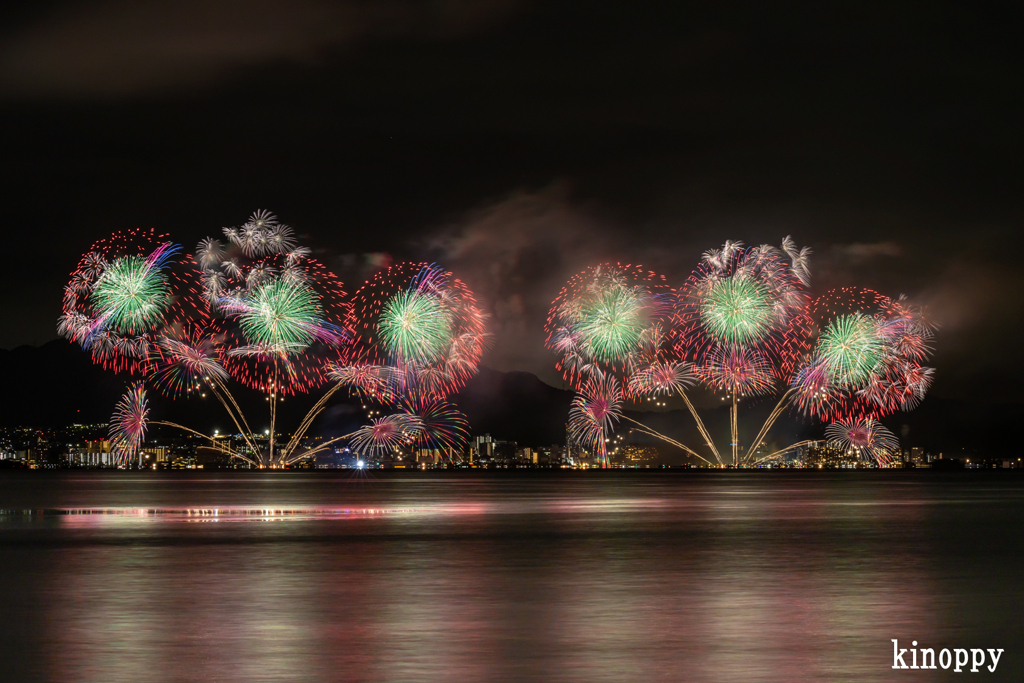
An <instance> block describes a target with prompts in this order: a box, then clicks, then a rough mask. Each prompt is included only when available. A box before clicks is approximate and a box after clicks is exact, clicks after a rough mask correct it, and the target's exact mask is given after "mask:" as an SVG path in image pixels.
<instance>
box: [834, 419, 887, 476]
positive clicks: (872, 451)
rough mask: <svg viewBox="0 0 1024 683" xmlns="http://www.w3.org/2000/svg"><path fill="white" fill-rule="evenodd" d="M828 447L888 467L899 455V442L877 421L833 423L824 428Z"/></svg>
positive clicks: (850, 420) (842, 421) (860, 420)
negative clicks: (833, 447)
mask: <svg viewBox="0 0 1024 683" xmlns="http://www.w3.org/2000/svg"><path fill="white" fill-rule="evenodd" d="M825 438H826V439H827V440H828V444H829V445H830V446H835V447H838V448H841V449H843V450H844V451H848V452H849V451H852V452H853V453H855V454H856V455H857V456H858V457H859V458H860V459H861V460H867V461H873V462H875V463H877V464H878V465H881V466H886V465H889V464H891V463H892V462H893V460H894V458H895V457H896V455H898V454H899V447H900V442H899V440H898V439H897V438H896V437H895V436H894V435H893V433H892V432H890V431H889V430H888V429H886V428H885V426H884V425H883V424H882V423H880V422H878V421H877V420H871V419H859V420H857V419H846V420H840V421H839V422H833V423H832V424H830V425H829V426H828V427H826V428H825Z"/></svg>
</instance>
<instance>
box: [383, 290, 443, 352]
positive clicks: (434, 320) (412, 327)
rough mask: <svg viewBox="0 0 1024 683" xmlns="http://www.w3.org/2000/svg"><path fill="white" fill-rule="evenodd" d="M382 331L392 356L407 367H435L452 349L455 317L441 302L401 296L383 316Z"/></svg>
mask: <svg viewBox="0 0 1024 683" xmlns="http://www.w3.org/2000/svg"><path fill="white" fill-rule="evenodd" d="M379 330H380V335H381V339H382V341H383V342H384V346H385V348H387V350H388V352H389V353H391V354H392V355H393V356H395V357H396V358H397V359H398V360H400V361H402V362H403V363H408V362H416V363H421V364H427V363H432V362H434V361H436V360H438V359H439V358H441V356H443V355H444V353H445V350H446V349H447V348H448V347H449V346H450V345H451V333H452V315H451V311H449V310H448V308H447V307H445V306H443V305H442V304H441V302H440V301H439V300H438V298H437V297H436V296H434V295H432V294H425V293H423V292H417V291H411V292H410V291H404V292H399V293H398V294H396V295H395V296H393V297H391V298H390V299H389V300H388V301H387V303H385V304H384V308H383V309H382V310H381V314H380V324H379Z"/></svg>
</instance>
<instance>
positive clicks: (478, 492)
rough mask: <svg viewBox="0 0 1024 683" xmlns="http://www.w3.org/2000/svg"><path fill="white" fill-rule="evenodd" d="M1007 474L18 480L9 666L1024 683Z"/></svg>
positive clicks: (251, 674)
mask: <svg viewBox="0 0 1024 683" xmlns="http://www.w3.org/2000/svg"><path fill="white" fill-rule="evenodd" d="M1012 474H1013V473H986V472H964V473H958V474H943V473H937V472H926V473H923V474H912V473H903V472H895V473H893V472H884V473H882V472H861V473H852V472H835V473H813V472H793V473H781V472H774V473H764V472H760V473H738V472H730V473H715V474H708V473H699V474H698V473H692V472H668V473H665V472H548V473H545V472H518V473H517V472H509V473H495V472H486V473H482V472H450V473H446V472H428V473H419V472H410V473H400V472H388V473H383V472H376V473H363V474H357V473H352V472H347V471H340V472H332V473H328V472H310V473H276V474H257V473H236V472H225V473H213V472H211V473H179V472H167V473H151V472H144V473H134V474H132V473H121V472H63V473H37V472H30V473H17V472H8V473H2V474H0V607H2V616H0V663H2V668H0V677H2V679H3V680H9V681H54V682H58V681H59V682H61V683H73V682H79V681H81V682H86V681H88V682H97V683H100V682H103V683H106V682H110V681H133V682H149V681H153V682H157V681H160V682H163V681H225V682H227V681H246V682H255V681H289V682H300V681H302V682H304V681H333V680H339V681H446V682H448V683H451V682H454V681H579V682H581V683H583V682H586V683H595V682H600V681H643V682H650V681H888V680H909V679H911V678H912V679H914V680H952V679H955V678H956V677H958V676H962V675H963V674H954V673H952V671H942V670H939V671H935V672H928V671H893V670H892V669H891V666H892V643H891V639H892V638H898V639H900V641H901V647H910V645H909V642H910V641H911V640H917V641H919V642H920V643H921V646H922V647H935V648H937V649H938V648H943V647H948V648H954V647H963V648H972V647H980V648H1003V649H1005V650H1006V652H1005V653H1004V654H1003V657H1002V659H1001V661H1000V664H999V668H998V669H997V671H996V673H995V674H990V673H988V672H987V671H986V672H984V674H968V675H969V676H975V675H977V676H979V677H983V678H985V679H986V680H1022V679H1024V636H1022V635H1021V633H1020V628H1019V623H1020V618H1021V615H1022V614H1024V589H1022V577H1024V572H1022V570H1024V539H1022V535H1021V531H1022V529H1024V526H1022V522H1024V478H1020V477H1016V476H1012ZM903 641H906V643H907V644H902V643H903Z"/></svg>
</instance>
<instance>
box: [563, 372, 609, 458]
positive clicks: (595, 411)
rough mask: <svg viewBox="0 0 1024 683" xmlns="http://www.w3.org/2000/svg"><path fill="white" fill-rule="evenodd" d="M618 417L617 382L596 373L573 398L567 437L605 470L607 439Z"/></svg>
mask: <svg viewBox="0 0 1024 683" xmlns="http://www.w3.org/2000/svg"><path fill="white" fill-rule="evenodd" d="M621 416H622V389H621V387H620V386H619V383H618V380H616V379H615V378H614V377H611V376H606V375H604V374H602V373H601V372H600V371H597V372H595V373H594V374H592V375H591V377H590V379H588V380H587V383H586V384H585V385H583V388H582V389H581V391H580V392H579V393H578V394H576V396H574V397H573V400H572V407H571V408H570V409H569V424H568V429H569V436H570V437H571V438H572V440H573V441H574V442H575V443H577V444H579V445H580V446H583V447H584V448H586V449H588V450H590V452H592V453H594V454H595V455H596V456H597V457H598V458H599V459H600V461H601V464H602V465H603V466H607V465H608V437H609V436H610V435H611V433H612V430H613V429H614V428H615V423H617V422H618V421H619V418H620V417H621Z"/></svg>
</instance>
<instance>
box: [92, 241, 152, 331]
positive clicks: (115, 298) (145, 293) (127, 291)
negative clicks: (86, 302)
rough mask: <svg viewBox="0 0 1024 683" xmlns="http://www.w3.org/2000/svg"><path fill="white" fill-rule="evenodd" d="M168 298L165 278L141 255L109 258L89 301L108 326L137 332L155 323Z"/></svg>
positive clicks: (145, 329)
mask: <svg viewBox="0 0 1024 683" xmlns="http://www.w3.org/2000/svg"><path fill="white" fill-rule="evenodd" d="M169 301H170V292H169V288H168V286H167V279H166V278H165V277H164V275H163V274H162V273H161V272H160V270H159V269H158V268H155V267H154V266H153V265H152V264H151V263H149V262H147V261H146V259H145V258H144V257H142V256H124V257H121V258H119V259H116V260H115V261H113V262H112V263H111V264H110V265H109V266H108V267H107V268H106V270H104V271H103V275H102V276H100V279H99V280H98V281H97V283H96V286H95V287H94V288H93V291H92V302H93V305H94V306H95V308H96V311H97V313H99V315H101V316H103V317H105V318H106V319H107V321H108V323H107V324H108V326H109V327H110V328H112V329H113V330H115V331H117V332H121V333H128V334H138V333H141V332H145V331H147V330H149V329H151V328H152V327H153V326H154V325H156V324H157V323H158V322H159V321H160V318H161V316H162V315H163V312H164V310H165V309H166V308H167V305H168V303H169Z"/></svg>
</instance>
